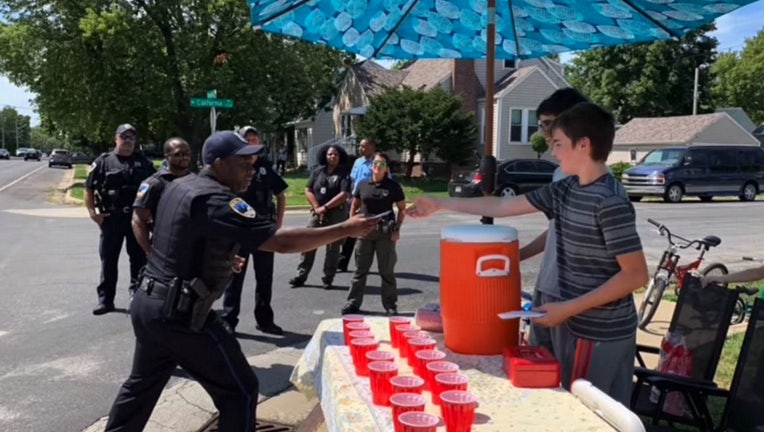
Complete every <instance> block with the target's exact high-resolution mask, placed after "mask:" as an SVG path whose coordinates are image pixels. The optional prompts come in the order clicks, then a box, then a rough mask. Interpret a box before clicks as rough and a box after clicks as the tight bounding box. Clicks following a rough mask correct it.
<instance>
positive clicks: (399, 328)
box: [392, 324, 419, 358]
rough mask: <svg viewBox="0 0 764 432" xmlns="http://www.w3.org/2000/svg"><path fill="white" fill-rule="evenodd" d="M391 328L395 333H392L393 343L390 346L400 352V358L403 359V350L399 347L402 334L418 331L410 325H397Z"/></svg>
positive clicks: (417, 328)
mask: <svg viewBox="0 0 764 432" xmlns="http://www.w3.org/2000/svg"><path fill="white" fill-rule="evenodd" d="M393 328H395V332H394V333H393V334H394V336H393V337H394V338H395V341H394V342H392V344H393V346H394V347H395V348H398V349H399V350H401V358H403V348H402V347H401V344H402V342H403V341H402V340H401V339H402V338H403V333H405V332H410V331H416V330H419V327H417V326H415V325H411V324H399V325H396V326H393Z"/></svg>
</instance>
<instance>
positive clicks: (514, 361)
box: [504, 346, 560, 388]
mask: <svg viewBox="0 0 764 432" xmlns="http://www.w3.org/2000/svg"><path fill="white" fill-rule="evenodd" d="M504 370H505V371H506V372H507V377H508V378H509V379H510V381H512V385H513V386H515V387H528V388H542V387H547V388H554V387H559V386H560V363H558V362H557V360H556V359H555V358H554V356H552V354H551V353H550V352H549V351H547V350H546V348H543V347H533V346H516V347H511V348H505V349H504Z"/></svg>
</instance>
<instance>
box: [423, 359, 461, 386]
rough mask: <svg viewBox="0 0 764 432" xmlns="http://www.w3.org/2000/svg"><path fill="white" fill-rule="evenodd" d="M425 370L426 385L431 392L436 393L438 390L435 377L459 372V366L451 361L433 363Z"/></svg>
mask: <svg viewBox="0 0 764 432" xmlns="http://www.w3.org/2000/svg"><path fill="white" fill-rule="evenodd" d="M424 369H425V374H424V380H425V385H426V386H427V388H429V389H430V391H431V392H433V393H435V391H436V390H437V388H438V387H436V386H435V384H436V383H435V375H438V374H442V373H456V372H459V365H458V364H456V363H451V362H449V361H431V362H429V363H427V364H426V365H425V367H424Z"/></svg>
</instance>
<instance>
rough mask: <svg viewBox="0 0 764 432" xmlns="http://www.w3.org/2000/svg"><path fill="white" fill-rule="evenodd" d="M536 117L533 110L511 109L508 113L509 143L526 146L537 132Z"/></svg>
mask: <svg viewBox="0 0 764 432" xmlns="http://www.w3.org/2000/svg"><path fill="white" fill-rule="evenodd" d="M538 128H539V126H538V117H537V116H536V110H534V109H521V108H512V109H510V113H509V143H510V144H528V143H530V139H531V135H533V134H534V133H535V132H536V131H537V130H538Z"/></svg>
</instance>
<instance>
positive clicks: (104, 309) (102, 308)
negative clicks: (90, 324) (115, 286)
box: [93, 303, 114, 315]
mask: <svg viewBox="0 0 764 432" xmlns="http://www.w3.org/2000/svg"><path fill="white" fill-rule="evenodd" d="M109 312H114V305H113V304H104V303H99V304H98V306H96V308H95V309H93V315H103V314H107V313H109Z"/></svg>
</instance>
